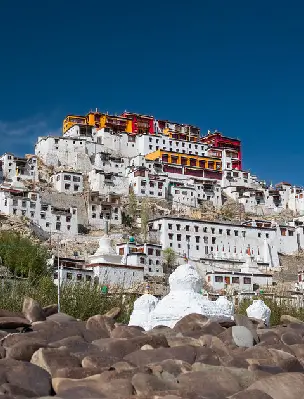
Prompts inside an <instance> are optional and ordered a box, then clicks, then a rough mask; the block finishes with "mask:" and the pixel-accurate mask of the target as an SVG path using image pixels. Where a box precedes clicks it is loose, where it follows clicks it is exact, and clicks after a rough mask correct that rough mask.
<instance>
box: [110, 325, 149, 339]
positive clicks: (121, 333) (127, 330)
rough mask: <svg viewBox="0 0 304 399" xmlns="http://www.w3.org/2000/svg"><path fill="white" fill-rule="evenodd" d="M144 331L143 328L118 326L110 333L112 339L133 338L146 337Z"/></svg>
mask: <svg viewBox="0 0 304 399" xmlns="http://www.w3.org/2000/svg"><path fill="white" fill-rule="evenodd" d="M143 331H144V329H143V328H141V327H132V326H117V327H115V328H114V330H112V331H110V336H111V338H133V337H138V336H144V334H143Z"/></svg>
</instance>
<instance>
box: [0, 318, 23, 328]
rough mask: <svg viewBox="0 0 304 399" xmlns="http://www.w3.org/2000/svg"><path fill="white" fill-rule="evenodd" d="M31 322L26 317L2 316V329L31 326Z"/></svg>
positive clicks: (0, 321)
mask: <svg viewBox="0 0 304 399" xmlns="http://www.w3.org/2000/svg"><path fill="white" fill-rule="evenodd" d="M30 325H31V323H30V322H29V321H28V320H27V319H25V318H24V317H18V316H7V317H0V330H1V329H4V328H18V327H29V326H30Z"/></svg>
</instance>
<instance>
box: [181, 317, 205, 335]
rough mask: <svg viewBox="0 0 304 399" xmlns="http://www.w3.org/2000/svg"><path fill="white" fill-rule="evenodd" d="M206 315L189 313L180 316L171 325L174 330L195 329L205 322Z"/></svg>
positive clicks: (198, 328) (182, 331)
mask: <svg viewBox="0 0 304 399" xmlns="http://www.w3.org/2000/svg"><path fill="white" fill-rule="evenodd" d="M207 321H208V317H206V316H204V315H202V314H198V313H191V314H188V315H187V316H184V317H183V318H181V319H180V320H179V321H178V322H177V323H176V324H175V326H174V327H173V330H174V331H177V332H181V333H184V332H186V331H197V330H201V328H202V327H203V326H204V325H205V324H206V323H207Z"/></svg>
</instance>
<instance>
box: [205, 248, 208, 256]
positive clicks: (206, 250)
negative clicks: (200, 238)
mask: <svg viewBox="0 0 304 399" xmlns="http://www.w3.org/2000/svg"><path fill="white" fill-rule="evenodd" d="M205 254H206V255H208V247H205Z"/></svg>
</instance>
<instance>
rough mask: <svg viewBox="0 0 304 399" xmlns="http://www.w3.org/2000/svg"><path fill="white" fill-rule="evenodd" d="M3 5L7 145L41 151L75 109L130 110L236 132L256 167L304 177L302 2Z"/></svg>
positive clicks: (0, 75) (274, 174)
mask: <svg viewBox="0 0 304 399" xmlns="http://www.w3.org/2000/svg"><path fill="white" fill-rule="evenodd" d="M0 12H1V17H2V18H1V24H0V45H1V50H2V51H1V53H2V57H1V63H0V96H1V97H0V98H1V106H0V133H1V144H0V153H3V152H6V151H12V152H15V153H17V154H23V153H31V152H33V145H34V143H35V140H36V138H37V136H38V135H46V134H58V133H59V132H60V128H61V122H62V119H63V118H64V116H65V115H66V114H69V113H76V114H77V113H78V114H85V113H86V112H88V111H89V110H90V109H94V108H95V107H98V108H99V109H100V110H102V111H109V112H113V113H115V112H117V113H119V112H122V111H124V110H125V109H127V110H128V111H135V112H139V113H148V114H152V115H154V116H155V117H156V118H166V119H169V120H170V119H171V120H174V121H179V122H181V123H191V124H194V125H198V126H200V127H201V129H202V131H203V132H207V130H208V129H218V130H220V131H222V132H223V133H224V134H225V135H228V136H232V137H238V138H240V139H241V140H242V143H243V156H244V167H245V168H246V169H249V170H251V171H252V172H254V173H256V174H258V175H259V177H261V178H264V179H267V180H268V181H273V182H278V181H282V180H284V181H289V182H290V183H294V184H299V185H302V184H303V183H304V182H303V177H302V174H303V172H302V165H303V148H304V134H303V122H304V112H303V108H304V107H303V106H304V80H303V73H304V72H303V71H304V24H303V16H304V3H302V2H301V1H300V0H299V1H295V0H290V1H288V2H286V1H281V0H277V1H274V0H267V1H265V0H264V1H261V0H256V1H251V2H248V1H240V0H231V1H227V0H218V1H214V0H187V1H183V2H182V1H181V0H175V1H173V0H162V1H159V0H154V1H139V0H133V1H132V0H129V1H120V0H116V1H115V0H113V1H111V2H105V1H100V0H95V1H94V0H87V1H80V0H73V1H72V0H64V1H62V0H60V1H59V0H52V1H50V0H44V1H41V0H40V1H38V0H29V1H27V2H25V1H24V0H15V1H8V0H2V1H1V3H0Z"/></svg>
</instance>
